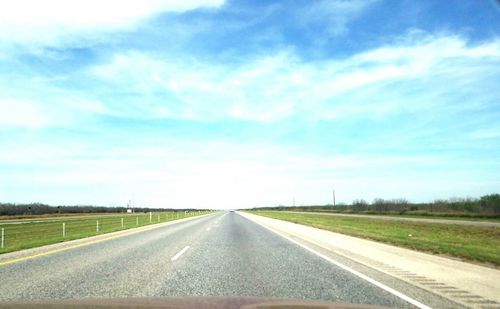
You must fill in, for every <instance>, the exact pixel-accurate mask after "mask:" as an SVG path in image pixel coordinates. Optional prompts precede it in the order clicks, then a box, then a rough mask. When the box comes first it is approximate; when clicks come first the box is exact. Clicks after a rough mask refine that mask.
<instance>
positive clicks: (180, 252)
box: [171, 246, 189, 261]
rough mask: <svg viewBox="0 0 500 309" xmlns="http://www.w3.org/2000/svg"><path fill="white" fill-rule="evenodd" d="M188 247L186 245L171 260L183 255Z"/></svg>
mask: <svg viewBox="0 0 500 309" xmlns="http://www.w3.org/2000/svg"><path fill="white" fill-rule="evenodd" d="M188 249H189V246H185V247H184V249H182V250H181V251H179V252H177V254H176V255H174V256H173V257H172V258H171V260H172V261H175V260H177V259H178V258H179V257H180V256H181V255H183V254H184V252H186V251H187V250H188Z"/></svg>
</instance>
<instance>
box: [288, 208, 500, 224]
mask: <svg viewBox="0 0 500 309" xmlns="http://www.w3.org/2000/svg"><path fill="white" fill-rule="evenodd" d="M290 211H291V212H302V213H317V214H333V215H336V214H339V215H352V216H360V217H362V216H379V217H384V216H385V217H401V218H417V219H430V220H433V219H435V220H455V221H457V220H458V221H484V222H500V217H485V216H474V215H472V216H466V215H464V216H459V215H456V214H450V213H435V214H419V213H417V212H414V213H412V212H410V213H404V214H401V213H398V212H387V213H377V212H368V211H366V212H348V211H344V212H339V211H321V210H311V211H307V210H300V211H295V210H290Z"/></svg>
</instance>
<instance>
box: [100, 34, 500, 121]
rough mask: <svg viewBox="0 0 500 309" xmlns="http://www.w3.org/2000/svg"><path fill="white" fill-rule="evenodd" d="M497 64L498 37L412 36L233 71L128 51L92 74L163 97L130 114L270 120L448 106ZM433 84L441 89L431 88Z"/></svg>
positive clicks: (268, 59) (287, 55)
mask: <svg viewBox="0 0 500 309" xmlns="http://www.w3.org/2000/svg"><path fill="white" fill-rule="evenodd" d="M499 62H500V40H492V41H490V42H485V43H481V44H478V45H475V46H470V45H468V44H467V42H466V41H465V40H464V39H463V38H461V37H458V36H446V35H436V36H432V35H426V36H425V35H420V36H415V34H413V33H410V34H409V35H408V37H406V38H405V39H404V40H401V41H400V42H397V43H395V44H392V45H386V46H383V47H381V48H377V49H374V50H370V51H366V52H362V53H359V54H356V55H353V56H352V57H348V58H345V59H333V60H326V61H318V62H304V61H302V60H301V59H299V58H298V57H296V56H295V55H294V54H293V53H292V52H290V51H283V52H281V53H278V54H275V55H271V56H265V57H261V58H256V59H253V60H251V61H248V62H246V63H244V64H242V65H239V66H236V67H235V66H224V65H217V66H215V65H212V64H207V63H200V62H196V61H193V60H186V59H182V58H179V59H175V61H174V60H173V59H168V58H167V59H159V58H155V57H150V56H148V55H146V54H141V53H126V54H119V55H116V56H115V57H114V59H113V60H112V61H111V62H110V63H108V64H105V65H102V66H99V67H96V68H94V69H93V70H92V72H91V74H93V75H94V76H95V75H97V76H98V77H100V78H101V79H102V81H103V82H109V83H111V84H117V85H119V87H121V88H125V89H131V90H132V91H135V92H137V93H138V94H141V95H143V96H148V95H149V94H151V93H157V92H158V91H159V92H163V93H164V94H165V99H164V100H162V101H158V100H156V101H155V99H153V98H150V100H149V101H150V102H152V103H151V104H149V105H146V104H143V103H141V102H137V106H135V108H136V109H135V113H136V114H141V115H146V117H153V116H152V115H154V114H155V110H158V109H159V107H161V108H163V109H165V110H166V111H168V112H166V113H165V115H168V117H174V118H194V119H205V120H212V119H220V118H236V119H247V120H257V121H272V120H277V119H284V118H288V117H291V116H295V115H301V116H307V117H310V118H314V119H322V118H328V119H331V118H342V117H345V116H355V115H357V116H367V117H382V116H384V115H389V114H391V113H393V112H398V111H401V108H402V107H403V106H404V108H406V109H414V110H425V109H426V108H427V107H428V105H429V104H432V103H433V101H432V100H436V99H441V100H443V103H442V105H441V106H445V105H446V104H445V102H446V100H447V99H446V98H447V96H453V95H455V93H457V92H460V91H464V89H467V87H471V89H477V86H478V85H479V84H480V83H481V82H482V81H483V80H484V79H485V78H488V76H492V74H493V75H494V74H497V71H495V70H494V67H495V66H494V65H492V64H497V65H498V63H499ZM430 80H434V81H435V83H441V84H443V86H445V87H439V88H437V87H431V88H429V87H428V83H429V81H430ZM410 81H411V85H412V86H414V87H416V86H418V85H421V87H424V88H426V89H425V91H422V92H420V93H418V94H417V96H418V100H419V101H420V102H419V103H418V104H413V103H414V102H416V101H417V96H408V95H407V94H405V93H404V87H403V88H402V87H399V86H398V85H405V83H408V82H410ZM399 92H400V93H399ZM492 95H493V96H494V95H495V94H494V93H490V94H488V93H484V94H483V97H485V96H490V97H491V96H492ZM431 99H432V100H431ZM480 99H481V100H482V99H483V98H480V97H477V100H476V101H477V102H476V104H480V102H479V101H481V100H480ZM409 103H412V104H409ZM455 103H456V102H455ZM458 107H459V105H456V104H455V107H454V108H458Z"/></svg>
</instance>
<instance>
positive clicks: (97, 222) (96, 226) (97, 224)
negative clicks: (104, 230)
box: [95, 220, 99, 233]
mask: <svg viewBox="0 0 500 309" xmlns="http://www.w3.org/2000/svg"><path fill="white" fill-rule="evenodd" d="M95 231H96V233H99V220H97V221H96V224H95Z"/></svg>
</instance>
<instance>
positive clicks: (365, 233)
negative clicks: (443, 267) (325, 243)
mask: <svg viewBox="0 0 500 309" xmlns="http://www.w3.org/2000/svg"><path fill="white" fill-rule="evenodd" d="M251 213H254V214H258V215H261V216H266V217H271V218H275V219H280V220H286V221H291V222H294V223H299V224H304V225H309V226H313V227H317V228H320V229H325V230H329V231H332V232H338V233H342V234H347V235H352V236H357V237H362V238H368V239H373V240H377V241H381V242H386V243H390V244H394V245H398V246H402V247H407V248H410V249H416V250H421V251H426V252H431V253H436V254H444V255H449V256H454V257H459V258H462V259H465V260H469V261H479V262H483V263H487V264H490V265H492V266H495V267H499V266H500V228H497V227H478V226H464V225H455V224H439V223H426V222H408V221H387V220H381V219H372V218H362V217H359V218H353V217H337V216H328V215H321V214H305V213H300V214H298V213H289V212H284V211H252V212H251Z"/></svg>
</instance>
